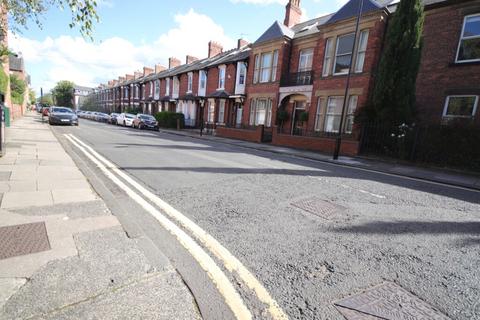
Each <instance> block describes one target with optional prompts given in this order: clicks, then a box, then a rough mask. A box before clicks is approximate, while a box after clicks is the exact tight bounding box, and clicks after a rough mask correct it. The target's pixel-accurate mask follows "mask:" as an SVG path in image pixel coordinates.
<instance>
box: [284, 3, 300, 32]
mask: <svg viewBox="0 0 480 320" xmlns="http://www.w3.org/2000/svg"><path fill="white" fill-rule="evenodd" d="M301 20H302V9H300V0H289V1H288V3H287V5H286V7H285V21H284V22H283V24H284V25H286V26H287V27H289V28H291V27H292V26H294V25H296V24H298V23H300V21H301Z"/></svg>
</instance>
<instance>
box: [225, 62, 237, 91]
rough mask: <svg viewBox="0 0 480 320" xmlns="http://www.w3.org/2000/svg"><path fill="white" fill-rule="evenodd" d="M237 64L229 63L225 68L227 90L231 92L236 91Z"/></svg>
mask: <svg viewBox="0 0 480 320" xmlns="http://www.w3.org/2000/svg"><path fill="white" fill-rule="evenodd" d="M236 72H237V64H236V63H235V64H233V63H230V64H227V68H226V70H225V91H227V92H228V93H230V94H234V93H235V82H236V80H237V73H236Z"/></svg>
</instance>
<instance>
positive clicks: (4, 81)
mask: <svg viewBox="0 0 480 320" xmlns="http://www.w3.org/2000/svg"><path fill="white" fill-rule="evenodd" d="M7 88H8V76H7V74H6V73H5V71H4V70H3V68H2V67H1V66H0V92H1V93H3V94H5V93H6V92H7Z"/></svg>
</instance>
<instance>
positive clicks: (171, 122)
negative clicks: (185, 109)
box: [155, 111, 185, 129]
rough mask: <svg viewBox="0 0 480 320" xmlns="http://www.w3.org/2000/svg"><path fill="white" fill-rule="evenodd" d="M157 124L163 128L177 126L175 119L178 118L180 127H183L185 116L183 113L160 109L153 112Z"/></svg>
mask: <svg viewBox="0 0 480 320" xmlns="http://www.w3.org/2000/svg"><path fill="white" fill-rule="evenodd" d="M155 119H157V121H158V125H159V126H160V127H163V128H175V129H176V128H177V119H178V120H180V129H183V128H184V127H185V116H184V115H183V113H176V112H171V111H162V112H158V113H156V114H155Z"/></svg>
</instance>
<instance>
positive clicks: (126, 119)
mask: <svg viewBox="0 0 480 320" xmlns="http://www.w3.org/2000/svg"><path fill="white" fill-rule="evenodd" d="M133 119H135V115H133V114H131V113H120V114H119V115H118V117H117V125H120V126H124V127H131V126H132V124H133Z"/></svg>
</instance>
